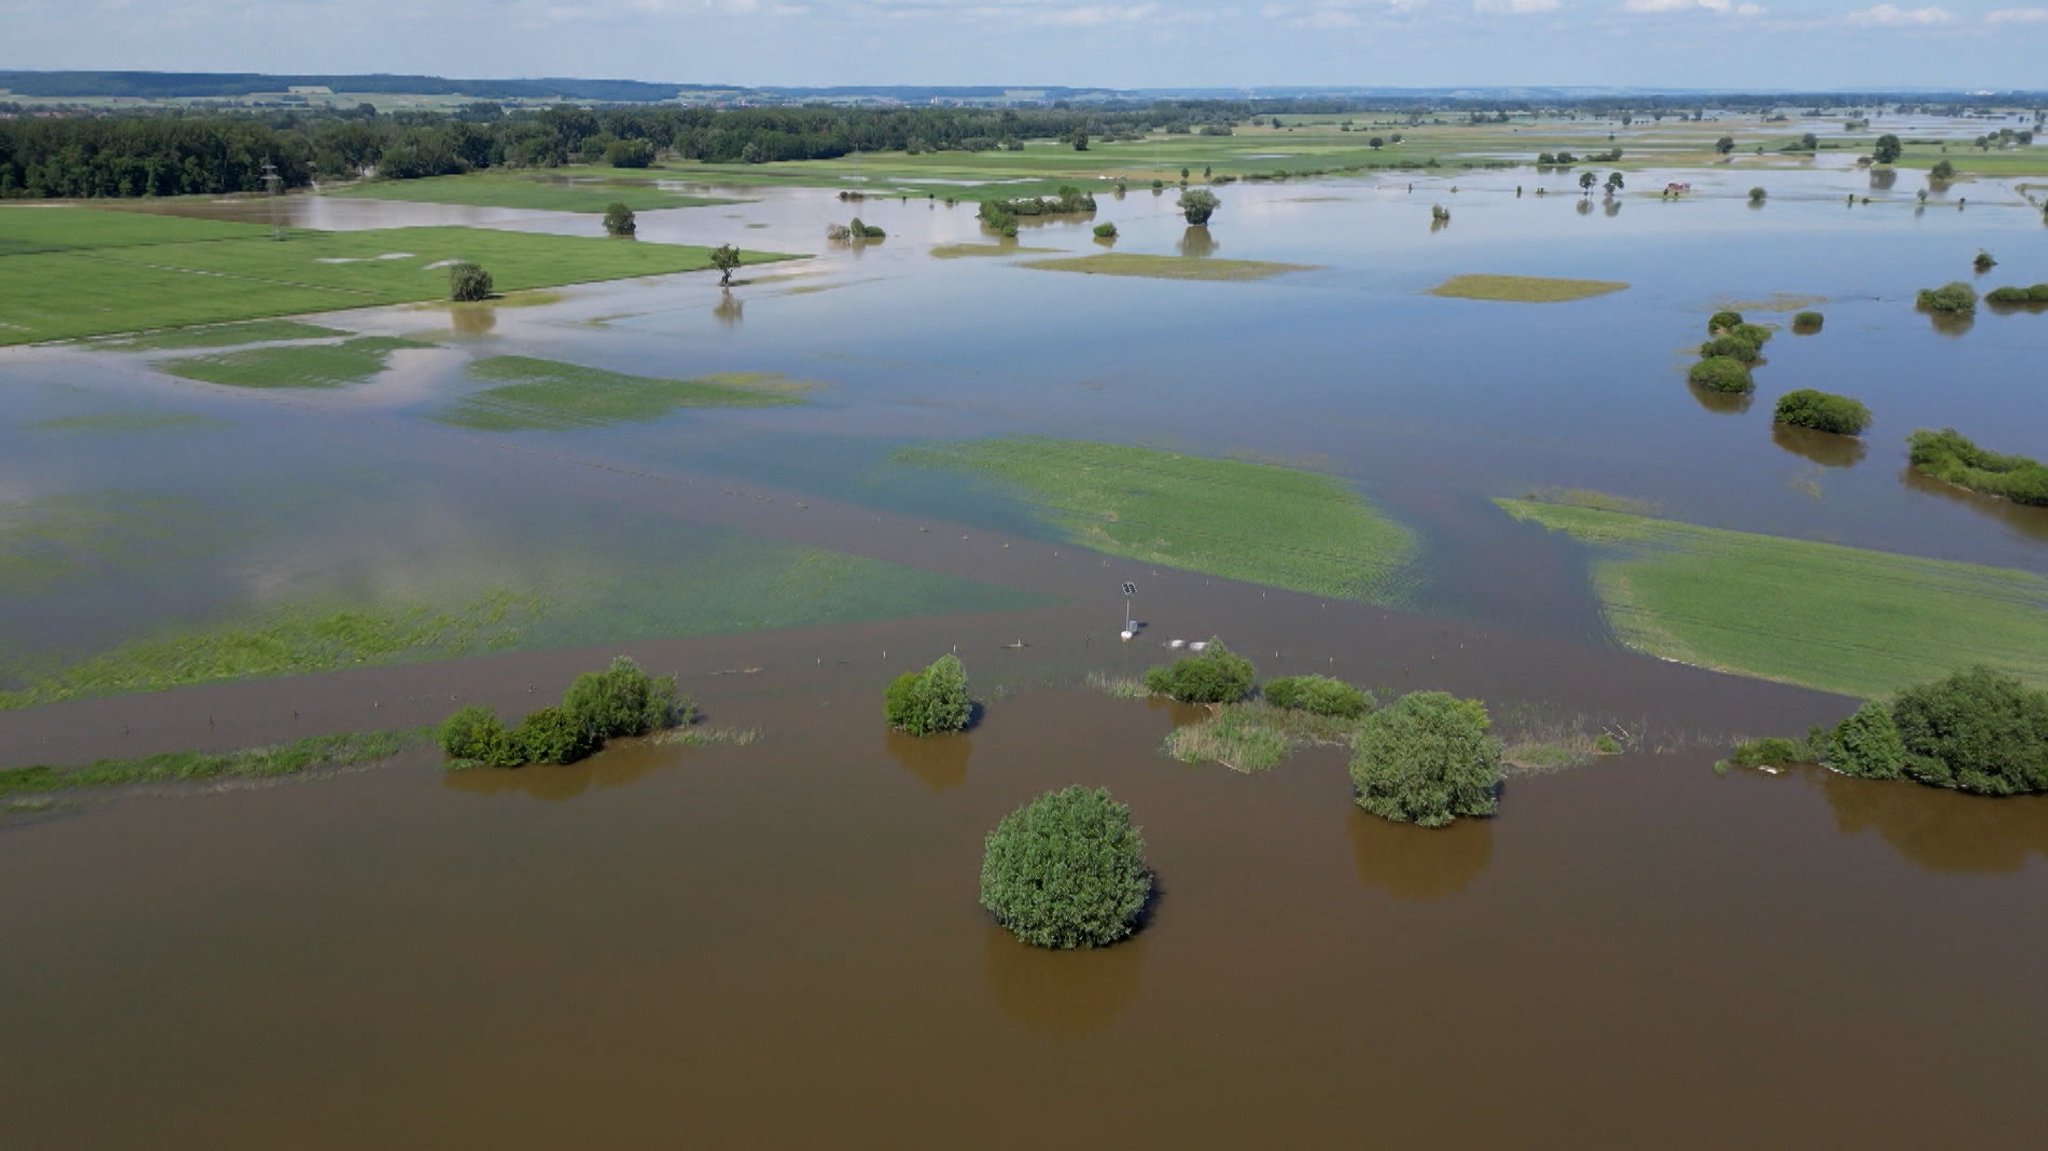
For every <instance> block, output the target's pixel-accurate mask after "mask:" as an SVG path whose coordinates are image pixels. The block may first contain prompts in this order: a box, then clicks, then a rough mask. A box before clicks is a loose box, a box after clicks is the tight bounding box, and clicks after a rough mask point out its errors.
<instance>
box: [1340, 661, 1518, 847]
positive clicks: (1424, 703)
mask: <svg viewBox="0 0 2048 1151" xmlns="http://www.w3.org/2000/svg"><path fill="white" fill-rule="evenodd" d="M1491 727H1492V723H1491V721H1490V720H1489V719H1488V717H1487V714H1486V708H1485V707H1484V706H1483V705H1481V704H1480V703H1479V702H1478V701H1477V700H1469V699H1458V698H1457V697H1455V696H1452V695H1450V694H1449V693H1447V692H1441V691H1419V692H1413V693H1411V694H1408V695H1404V696H1402V697H1401V698H1400V700H1399V701H1398V702H1396V703H1395V704H1394V706H1392V707H1390V708H1387V709H1386V710H1384V711H1377V712H1374V713H1372V714H1371V715H1370V716H1368V717H1367V718H1366V720H1365V725H1364V727H1363V728H1362V729H1361V730H1360V731H1359V734H1358V745H1357V746H1358V751H1357V754H1356V755H1355V756H1353V758H1352V760H1351V782H1352V785H1353V786H1354V787H1356V788H1357V789H1358V806H1360V807H1362V808H1364V809H1365V810H1367V811H1370V812H1372V813H1373V814H1374V815H1377V816H1380V817H1382V818H1385V819H1391V820H1394V821H1395V822H1397V823H1408V822H1413V823H1415V824H1416V825H1418V826H1421V827H1442V826H1443V825H1445V824H1447V823H1450V822H1451V821H1452V820H1455V819H1457V818H1459V817H1460V816H1478V815H1492V814H1493V813H1494V812H1495V811H1496V810H1497V809H1498V807H1499V804H1500V801H1499V797H1498V792H1499V789H1500V778H1501V749H1500V741H1498V740H1496V739H1494V738H1493V735H1492V734H1491Z"/></svg>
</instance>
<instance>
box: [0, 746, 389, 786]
mask: <svg viewBox="0 0 2048 1151" xmlns="http://www.w3.org/2000/svg"><path fill="white" fill-rule="evenodd" d="M420 739H421V737H420V736H418V735H405V734H401V733H399V732H394V731H375V732H367V733H350V734H347V735H322V736H314V737H313V738H311V739H302V740H299V741H298V742H296V743H288V744H283V745H281V746H276V747H258V748H250V749H248V750H246V751H231V752H226V753H224V754H219V755H215V754H209V753H206V752H199V751H176V752H169V753H166V754H164V755H152V756H149V757H147V758H145V759H102V760H99V761H98V762H96V763H89V764H82V765H80V766H77V767H18V768H10V769H6V770H0V797H8V796H17V795H34V794H38V793H42V792H51V791H75V790H81V789H85V788H95V787H121V786H125V785H129V784H137V783H193V782H198V781H200V780H208V779H269V778H275V777H277V776H281V775H297V774H299V773H301V772H306V771H313V770H315V769H318V768H334V767H353V766H355V765H357V764H363V763H375V762H377V761H378V760H382V759H390V758H391V757H392V756H394V755H397V754H398V753H399V752H401V751H404V750H405V749H406V747H407V746H409V745H411V744H413V743H416V742H418V741H419V740H420Z"/></svg>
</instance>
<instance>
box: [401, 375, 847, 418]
mask: <svg viewBox="0 0 2048 1151" xmlns="http://www.w3.org/2000/svg"><path fill="white" fill-rule="evenodd" d="M468 374H469V376H470V377H471V378H472V379H478V380H486V381H491V382H495V383H497V384H498V386H497V387H494V388H488V389H485V390H484V391H481V392H475V393H472V394H470V395H467V396H464V397H462V399H461V400H459V401H457V402H456V404H455V405H454V406H453V407H450V408H446V409H443V410H442V411H440V412H436V413H434V415H433V417H432V418H433V419H435V420H438V421H440V422H441V423H444V424H454V425H456V426H457V427H464V428H474V429H477V430H479V431H491V432H505V431H524V430H560V429H567V428H594V427H602V426H604V425H606V424H619V423H637V422H641V421H645V420H653V419H659V418H660V417H662V416H664V415H667V414H668V413H669V412H671V411H673V410H675V409H677V408H768V407H779V406H782V405H786V404H796V403H801V402H802V399H801V398H800V396H801V393H802V392H804V391H806V390H808V389H809V387H810V386H811V385H809V384H805V383H802V382H800V381H796V380H791V379H788V378H786V377H783V376H778V375H774V374H772V373H767V372H750V373H730V374H724V375H711V376H705V377H703V378H700V379H694V380H667V379H657V378H654V377H650V376H632V375H627V374H625V373H623V372H611V371H606V370H604V369H602V368H587V367H583V366H581V365H578V364H565V363H561V362H559V361H556V360H542V359H534V358H532V357H529V356H493V357H491V358H490V359H486V360H478V361H476V362H474V363H472V364H470V365H469V368H468Z"/></svg>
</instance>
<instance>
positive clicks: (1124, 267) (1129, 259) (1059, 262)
mask: <svg viewBox="0 0 2048 1151" xmlns="http://www.w3.org/2000/svg"><path fill="white" fill-rule="evenodd" d="M1019 266H1020V267H1025V268H1038V269H1041V270H1043V271H1047V272H1080V273H1083V274H1086V275H1093V276H1142V277H1144V278H1146V279H1153V280H1229V281H1237V280H1265V279H1270V278H1272V277H1274V276H1284V275H1286V274H1287V273H1289V272H1306V271H1309V270H1310V267H1309V265H1307V264H1278V263H1274V262H1272V261H1270V260H1217V259H1207V258H1203V259H1196V258H1190V257H1187V256H1145V255H1139V254H1137V253H1126V252H1104V253H1102V254H1100V255H1095V256H1064V257H1061V258H1059V259H1054V260H1026V261H1025V262H1024V263H1023V264H1021V265H1019Z"/></svg>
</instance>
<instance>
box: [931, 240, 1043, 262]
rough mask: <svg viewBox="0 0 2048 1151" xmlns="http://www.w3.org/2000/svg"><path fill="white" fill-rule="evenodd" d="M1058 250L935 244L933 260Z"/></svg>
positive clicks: (1008, 246)
mask: <svg viewBox="0 0 2048 1151" xmlns="http://www.w3.org/2000/svg"><path fill="white" fill-rule="evenodd" d="M1057 251H1059V249H1058V248H1027V247H1025V246H1023V245H1021V244H935V245H933V246H932V258H933V259H935V260H960V259H968V258H972V257H984V258H985V257H988V256H1031V255H1043V254H1045V253H1047V252H1057Z"/></svg>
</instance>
